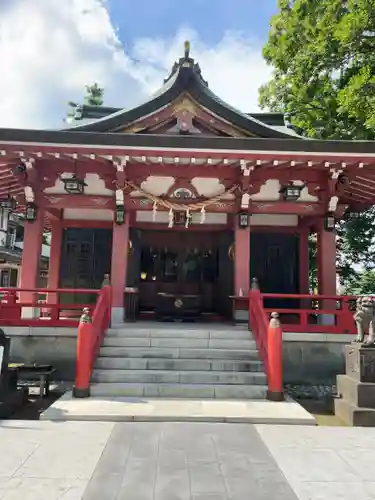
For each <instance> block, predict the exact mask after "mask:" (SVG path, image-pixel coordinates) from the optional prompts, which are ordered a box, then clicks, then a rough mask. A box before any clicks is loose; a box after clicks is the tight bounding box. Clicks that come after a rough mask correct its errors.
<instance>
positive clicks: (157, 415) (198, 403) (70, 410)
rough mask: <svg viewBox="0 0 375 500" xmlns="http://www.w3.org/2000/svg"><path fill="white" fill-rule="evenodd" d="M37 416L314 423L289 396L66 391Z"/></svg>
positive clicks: (141, 420) (67, 418)
mask: <svg viewBox="0 0 375 500" xmlns="http://www.w3.org/2000/svg"><path fill="white" fill-rule="evenodd" d="M40 418H41V420H53V421H66V420H79V421H82V420H86V421H87V420H88V421H106V422H125V421H140V422H146V421H147V422H159V421H162V422H166V421H169V422H236V423H264V424H290V425H292V424H296V425H315V419H314V417H313V416H312V415H311V414H310V413H309V412H307V411H306V410H305V409H304V408H302V406H301V405H299V404H298V403H296V402H295V401H293V400H291V399H289V400H287V401H284V402H281V403H274V402H271V401H265V400H261V401H254V400H246V401H244V400H218V399H217V400H215V399H205V400H202V399H199V400H198V399H159V398H155V399H148V398H112V399H108V398H107V399H104V398H95V397H91V398H87V399H74V398H73V397H72V393H71V392H68V393H66V394H64V396H62V397H61V398H60V399H58V400H57V401H56V402H55V403H54V404H53V405H52V406H50V407H49V408H48V409H47V410H46V411H45V412H44V413H42V415H41V417H40Z"/></svg>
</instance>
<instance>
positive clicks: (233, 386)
mask: <svg viewBox="0 0 375 500" xmlns="http://www.w3.org/2000/svg"><path fill="white" fill-rule="evenodd" d="M91 382H92V383H91V395H92V396H96V397H111V398H112V397H148V398H154V397H160V398H178V399H179V398H187V399H195V398H196V399H211V398H216V399H253V400H259V399H265V397H266V390H267V387H266V375H265V373H264V371H263V366H262V363H261V362H260V361H259V356H258V351H257V348H256V343H255V340H254V339H253V337H252V334H251V333H250V332H249V331H247V330H246V329H245V328H243V327H235V326H233V327H230V326H227V327H226V328H223V327H220V326H202V325H200V327H196V325H176V324H165V326H164V325H163V326H161V325H160V324H158V325H157V326H156V327H155V326H153V325H150V326H149V327H147V326H146V327H140V326H138V325H134V326H131V325H126V326H124V327H119V328H111V329H109V330H108V332H107V334H106V337H105V339H104V342H103V345H102V347H101V349H100V353H99V357H98V359H97V360H96V363H95V366H94V370H93V375H92V381H91Z"/></svg>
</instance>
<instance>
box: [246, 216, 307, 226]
mask: <svg viewBox="0 0 375 500" xmlns="http://www.w3.org/2000/svg"><path fill="white" fill-rule="evenodd" d="M250 226H289V227H291V226H298V215H286V214H254V215H251V217H250Z"/></svg>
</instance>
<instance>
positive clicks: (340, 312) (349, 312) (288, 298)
mask: <svg viewBox="0 0 375 500" xmlns="http://www.w3.org/2000/svg"><path fill="white" fill-rule="evenodd" d="M260 296H261V301H262V304H263V308H264V311H265V313H270V312H273V311H277V312H278V313H279V315H280V320H281V324H282V327H283V331H284V332H299V333H333V334H340V333H341V334H342V333H345V334H355V333H356V326H355V322H354V319H353V314H354V312H355V303H356V299H357V297H355V296H337V295H309V294H302V295H301V294H295V295H290V294H280V293H278V294H276V293H263V294H260ZM270 299H272V302H274V303H275V305H270V306H269V307H267V302H270V301H271V300H270ZM277 302H279V303H280V302H282V303H284V304H283V307H277ZM288 303H289V304H291V306H292V307H288ZM296 305H297V307H296Z"/></svg>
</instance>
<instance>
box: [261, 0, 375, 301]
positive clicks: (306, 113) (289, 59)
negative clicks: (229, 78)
mask: <svg viewBox="0 0 375 500" xmlns="http://www.w3.org/2000/svg"><path fill="white" fill-rule="evenodd" d="M278 6H279V12H278V14H277V15H275V16H274V17H273V18H272V21H271V29H270V33H269V38H268V42H267V44H266V46H265V47H264V51H263V53H264V57H265V59H266V61H267V62H268V63H269V64H271V65H272V66H273V68H274V71H273V77H272V79H271V80H270V81H269V82H268V83H267V84H265V85H263V86H262V87H261V89H260V97H259V102H260V105H261V107H263V108H265V107H266V108H269V109H270V110H272V111H282V112H284V113H286V115H287V116H288V119H289V121H290V123H291V126H292V127H293V128H295V129H296V130H297V131H298V132H299V133H301V134H303V135H304V136H307V137H311V138H317V139H357V140H358V139H359V140H373V139H375V0H279V2H278ZM374 216H375V210H374V209H370V210H368V211H367V212H364V213H363V214H360V216H359V217H351V218H349V219H348V220H345V221H342V222H340V223H339V224H338V228H337V232H338V245H339V255H340V258H339V271H340V274H341V276H342V277H343V280H344V283H345V285H346V287H347V289H348V291H351V290H353V286H354V284H355V283H356V282H358V281H361V280H362V278H363V280H365V278H366V280H367V281H366V284H365V281H363V286H364V287H365V288H366V287H368V283H369V279H370V275H371V273H373V271H372V269H373V268H374V266H375V248H374V244H373V242H374V239H375V223H374ZM356 266H357V267H356ZM358 266H363V267H364V269H365V271H364V273H363V276H362V277H361V276H360V273H359V269H358ZM374 284H375V279H374ZM373 292H375V287H374V288H373Z"/></svg>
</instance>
